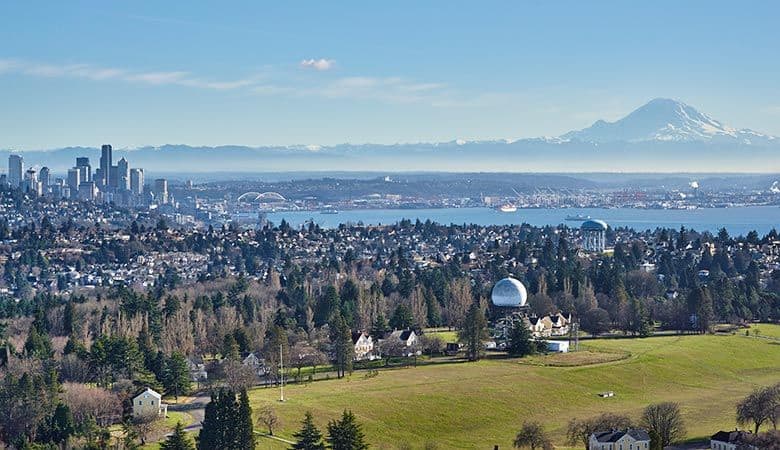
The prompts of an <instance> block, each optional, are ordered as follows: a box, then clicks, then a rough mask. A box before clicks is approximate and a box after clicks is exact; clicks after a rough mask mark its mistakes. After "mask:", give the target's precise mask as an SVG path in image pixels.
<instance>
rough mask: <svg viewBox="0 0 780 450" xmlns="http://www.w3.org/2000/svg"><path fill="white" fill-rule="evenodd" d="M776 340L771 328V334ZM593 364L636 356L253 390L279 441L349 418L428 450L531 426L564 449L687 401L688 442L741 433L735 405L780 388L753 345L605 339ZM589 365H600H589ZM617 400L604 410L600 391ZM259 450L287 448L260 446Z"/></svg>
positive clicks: (777, 356)
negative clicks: (593, 426)
mask: <svg viewBox="0 0 780 450" xmlns="http://www.w3.org/2000/svg"><path fill="white" fill-rule="evenodd" d="M761 327H762V328H763V329H764V330H766V331H764V333H767V332H768V331H769V327H767V326H766V325H761ZM580 345H581V348H584V349H587V350H589V351H591V352H592V354H603V353H610V354H616V353H624V354H625V353H626V352H628V353H629V354H630V356H629V357H627V358H625V359H623V360H620V361H612V362H604V363H600V364H599V363H596V364H589V365H585V366H579V367H555V366H549V365H548V366H541V365H532V364H527V363H525V362H523V363H520V361H518V360H513V359H495V360H483V361H480V362H478V363H453V364H440V365H428V366H420V367H417V368H411V367H410V368H403V369H394V370H386V371H381V372H380V374H379V375H378V376H376V377H373V378H365V377H363V376H362V374H361V373H355V374H354V375H353V376H352V377H351V378H348V379H343V380H330V381H320V382H316V383H312V384H309V385H307V386H292V385H291V386H288V387H286V389H285V397H286V398H287V401H286V402H284V403H280V402H278V394H279V393H278V391H277V390H276V389H262V388H261V389H255V390H253V391H252V392H251V399H252V402H253V407H254V408H255V410H257V409H259V407H260V406H261V405H262V404H265V403H271V404H272V405H273V406H274V408H275V409H276V412H277V414H278V415H279V416H280V417H281V418H282V422H283V423H282V427H281V429H280V430H279V431H278V432H277V434H278V435H280V436H282V437H286V438H289V437H290V436H291V434H292V433H293V432H294V431H295V430H297V429H298V427H299V423H300V420H301V418H302V417H303V414H304V412H305V411H306V410H310V411H312V413H313V414H314V416H315V420H316V422H317V423H318V425H319V426H320V427H321V429H323V430H324V428H325V425H326V424H327V421H328V420H329V419H333V418H336V417H337V416H339V415H340V414H341V412H342V411H343V410H344V409H350V410H352V411H353V412H354V413H355V414H356V416H357V417H358V419H359V420H360V421H361V422H362V423H363V425H364V430H365V433H366V436H367V439H368V441H369V442H370V443H371V444H372V445H373V447H374V448H388V449H390V448H398V447H400V446H402V445H403V444H406V443H408V444H411V445H412V448H420V449H421V448H423V445H424V444H425V443H426V442H434V441H435V442H437V443H438V448H483V449H484V448H492V446H493V445H495V444H498V445H500V448H510V447H511V440H512V438H513V435H514V433H515V432H516V430H517V429H518V428H519V426H520V425H521V424H522V422H523V421H524V420H538V421H540V422H542V423H543V424H544V425H545V427H546V429H547V430H548V431H549V432H550V433H551V434H552V436H553V438H554V441H555V443H556V444H557V445H558V446H559V447H562V446H563V445H564V440H565V433H566V423H567V422H568V420H569V419H570V418H572V417H579V418H584V417H589V416H592V415H595V414H599V413H601V412H605V411H612V412H619V413H626V414H629V415H630V416H632V417H634V418H637V417H638V416H639V415H640V413H641V411H642V409H643V408H644V406H645V405H647V404H649V403H652V402H659V401H667V400H668V401H677V402H680V404H681V405H682V409H683V413H684V415H685V418H686V422H687V425H688V429H689V433H688V434H689V437H691V438H696V437H705V436H708V435H710V434H712V433H713V432H715V431H717V430H718V429H721V428H723V429H729V428H733V427H734V426H735V423H734V404H735V402H736V401H737V400H738V399H739V398H740V397H742V396H744V395H745V394H746V393H748V392H749V391H750V390H751V389H753V388H754V387H755V386H758V385H766V384H770V383H776V382H780V345H778V344H774V343H772V342H769V341H767V340H764V339H753V338H748V337H745V336H744V335H733V336H732V335H729V336H669V337H657V338H647V339H603V340H593V341H588V342H587V343H581V344H580ZM586 359H587V360H589V362H592V361H590V360H591V358H586ZM603 391H614V392H615V397H614V398H610V399H602V398H600V397H598V395H597V394H598V393H599V392H603ZM261 442H262V443H263V444H264V445H261V446H260V447H259V448H272V449H273V448H277V446H273V445H270V443H268V442H265V441H261Z"/></svg>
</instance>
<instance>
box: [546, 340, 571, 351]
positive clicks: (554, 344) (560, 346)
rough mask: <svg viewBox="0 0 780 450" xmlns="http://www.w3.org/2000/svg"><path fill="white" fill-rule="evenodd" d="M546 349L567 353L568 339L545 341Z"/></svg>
mask: <svg viewBox="0 0 780 450" xmlns="http://www.w3.org/2000/svg"><path fill="white" fill-rule="evenodd" d="M547 350H548V351H551V352H555V353H569V341H547Z"/></svg>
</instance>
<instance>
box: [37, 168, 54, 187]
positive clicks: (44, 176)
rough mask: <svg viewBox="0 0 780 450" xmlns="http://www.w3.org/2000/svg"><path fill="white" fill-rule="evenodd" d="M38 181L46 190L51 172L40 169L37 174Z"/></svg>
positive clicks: (47, 169)
mask: <svg viewBox="0 0 780 450" xmlns="http://www.w3.org/2000/svg"><path fill="white" fill-rule="evenodd" d="M38 181H40V182H41V185H43V189H44V190H46V189H47V188H48V187H49V185H50V184H51V172H50V171H49V168H48V167H45V166H44V167H41V171H40V172H39V173H38Z"/></svg>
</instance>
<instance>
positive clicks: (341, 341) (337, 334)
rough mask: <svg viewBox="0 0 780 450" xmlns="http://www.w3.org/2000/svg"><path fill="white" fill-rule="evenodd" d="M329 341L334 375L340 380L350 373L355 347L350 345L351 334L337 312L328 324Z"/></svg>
mask: <svg viewBox="0 0 780 450" xmlns="http://www.w3.org/2000/svg"><path fill="white" fill-rule="evenodd" d="M330 341H331V343H332V344H333V350H334V351H333V354H334V356H335V361H334V363H335V365H336V375H337V376H338V377H339V378H342V377H343V376H344V375H345V374H346V372H352V361H353V359H354V357H355V356H354V353H355V347H354V346H353V345H352V333H351V332H350V330H349V326H348V325H347V324H346V322H345V321H344V318H343V317H341V313H340V312H338V311H337V312H336V313H335V314H334V315H333V320H332V321H331V324H330Z"/></svg>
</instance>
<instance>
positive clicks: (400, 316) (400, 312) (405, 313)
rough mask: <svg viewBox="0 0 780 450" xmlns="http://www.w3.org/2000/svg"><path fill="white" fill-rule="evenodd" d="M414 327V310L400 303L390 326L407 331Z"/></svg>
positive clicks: (391, 318)
mask: <svg viewBox="0 0 780 450" xmlns="http://www.w3.org/2000/svg"><path fill="white" fill-rule="evenodd" d="M413 325H414V315H412V310H411V309H409V307H408V306H406V305H405V304H403V303H399V304H398V306H397V307H396V308H395V311H393V316H392V317H390V326H391V327H392V328H394V329H396V330H405V329H407V328H411V327H412V326H413Z"/></svg>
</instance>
